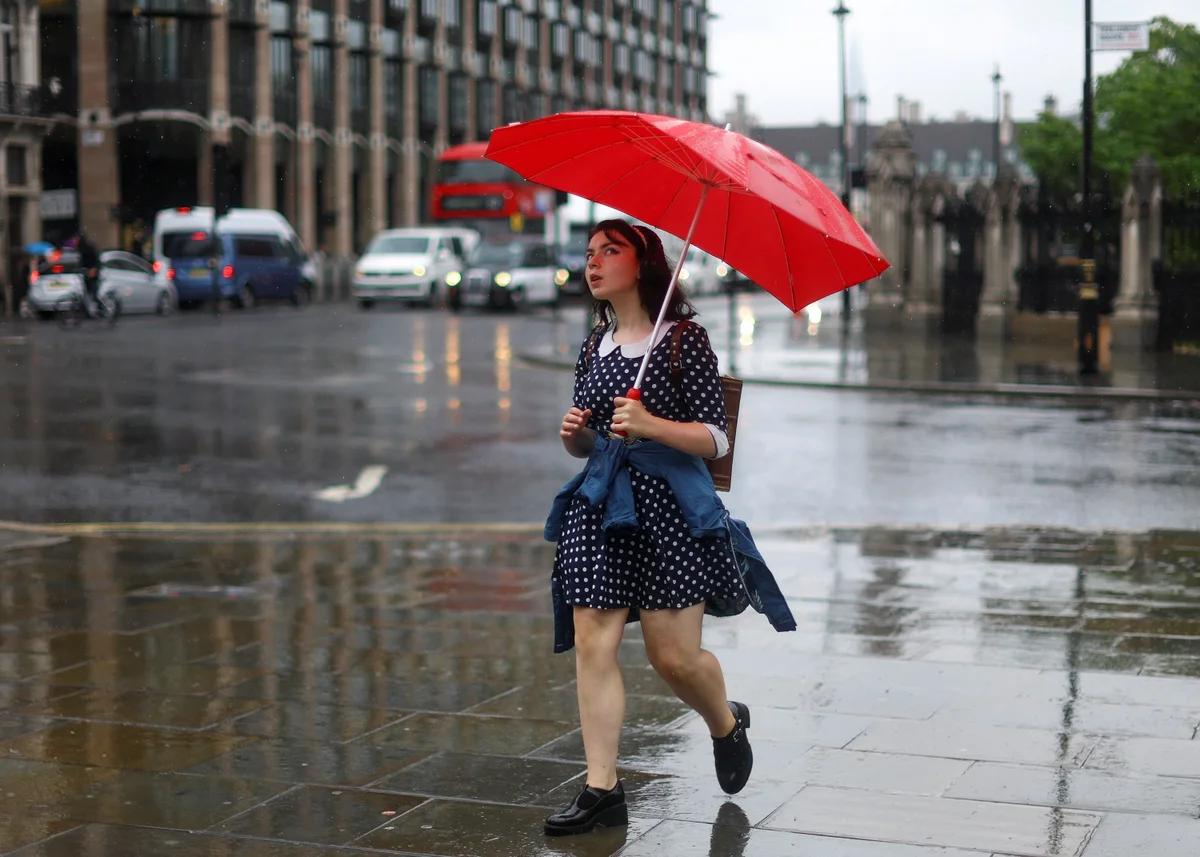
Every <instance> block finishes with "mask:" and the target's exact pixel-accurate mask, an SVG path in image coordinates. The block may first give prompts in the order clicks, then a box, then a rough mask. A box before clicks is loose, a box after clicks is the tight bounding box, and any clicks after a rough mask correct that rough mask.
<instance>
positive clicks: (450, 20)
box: [442, 0, 462, 30]
mask: <svg viewBox="0 0 1200 857" xmlns="http://www.w3.org/2000/svg"><path fill="white" fill-rule="evenodd" d="M442 8H443V13H442V20H444V21H445V22H446V26H447V27H449V28H450V29H452V30H457V29H458V28H459V27H460V26H461V25H462V0H442Z"/></svg>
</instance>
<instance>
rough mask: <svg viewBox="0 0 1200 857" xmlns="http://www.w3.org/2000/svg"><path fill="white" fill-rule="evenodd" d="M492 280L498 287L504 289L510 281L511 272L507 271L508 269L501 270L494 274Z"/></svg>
mask: <svg viewBox="0 0 1200 857" xmlns="http://www.w3.org/2000/svg"><path fill="white" fill-rule="evenodd" d="M492 282H494V283H495V284H496V285H497V286H499V287H500V288H502V289H506V288H508V285H509V283H511V282H512V274H510V273H508V271H501V272H500V273H499V274H497V275H496V277H495V279H494V280H492Z"/></svg>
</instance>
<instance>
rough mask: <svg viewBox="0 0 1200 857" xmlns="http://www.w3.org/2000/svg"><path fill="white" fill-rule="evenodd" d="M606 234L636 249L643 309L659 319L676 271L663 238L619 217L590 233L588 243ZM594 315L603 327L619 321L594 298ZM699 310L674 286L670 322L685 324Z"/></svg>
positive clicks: (606, 307) (608, 308)
mask: <svg viewBox="0 0 1200 857" xmlns="http://www.w3.org/2000/svg"><path fill="white" fill-rule="evenodd" d="M599 232H603V233H604V234H605V236H606V237H608V238H616V237H617V236H618V235H619V236H621V240H622V241H624V242H625V243H626V244H628V245H629V246H630V247H632V248H633V252H634V254H636V256H637V260H638V297H639V298H641V301H642V308H643V309H645V310H646V315H648V316H650V319H651V320H652V321H653V320H654V319H656V318H658V311H659V310H660V309H661V308H662V303H663V299H664V298H665V297H666V296H667V286H669V285H671V273H672V270H673V268H672V267H671V263H670V262H668V261H667V254H666V251H665V250H663V245H662V239H660V238H659V237H658V234H657V233H656V232H655V231H654V230H653V229H651V228H650V227H648V226H633V225H631V224H630V223H628V222H627V221H624V220H621V219H620V218H614V219H612V220H601V221H600V222H599V223H597V224H596V225H595V226H593V227H592V228H591V231H589V232H588V241H589V242H590V241H591V240H592V239H593V238H595V237H596V234H597V233H599ZM585 277H586V275H585ZM592 312H593V314H594V317H595V318H596V319H597V320H598V323H599V324H600V326H602V327H610V326H612V324H613V322H615V321H616V318H615V315H614V313H613V308H612V304H610V303H609V302H608V301H605V300H597V299H596V298H592ZM695 315H696V308H695V307H694V306H692V302H691V301H689V300H688V298H687V295H685V294H684V293H683V289H681V288H680V284H679V283H676V284H675V291H674V292H672V293H671V304H670V306H668V307H667V315H666V320H667V321H684V320H686V319H689V318H694V317H695Z"/></svg>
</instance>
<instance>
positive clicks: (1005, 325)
mask: <svg viewBox="0 0 1200 857" xmlns="http://www.w3.org/2000/svg"><path fill="white" fill-rule="evenodd" d="M983 198H984V199H985V200H986V202H985V209H984V227H983V234H984V253H983V291H982V292H981V293H980V295H979V322H978V325H977V328H976V329H977V330H978V332H979V335H980V336H981V337H991V338H995V337H999V338H1001V339H1004V338H1007V337H1008V336H1010V335H1011V332H1012V319H1013V315H1014V313H1015V312H1016V308H1017V284H1016V263H1017V258H1016V256H1015V253H1016V252H1017V250H1018V242H1017V231H1018V230H1019V228H1020V226H1019V224H1018V222H1017V212H1018V209H1019V207H1020V202H1021V183H1020V180H1019V179H1018V177H1017V173H1016V171H1015V170H1014V169H1013V167H1012V166H1011V165H1010V164H1001V165H1000V172H999V174H998V175H997V176H996V180H995V181H994V182H993V184H992V187H991V188H990V189H988V190H986V191H984V196H983Z"/></svg>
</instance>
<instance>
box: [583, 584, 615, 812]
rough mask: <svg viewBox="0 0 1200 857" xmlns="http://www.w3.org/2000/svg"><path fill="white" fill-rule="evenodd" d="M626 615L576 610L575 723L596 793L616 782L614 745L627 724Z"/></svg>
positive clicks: (594, 610)
mask: <svg viewBox="0 0 1200 857" xmlns="http://www.w3.org/2000/svg"><path fill="white" fill-rule="evenodd" d="M628 613H629V611H628V610H624V609H620V610H598V609H595V608H591V607H576V608H574V615H575V685H576V688H577V689H578V691H579V725H580V726H581V727H582V730H583V751H584V755H585V756H586V757H587V768H588V773H587V784H588V785H589V786H594V787H595V788H598V789H611V788H612V787H613V786H615V785H616V784H617V745H618V743H619V742H620V738H621V723H622V722H623V721H624V720H625V683H624V682H623V681H622V679H621V668H620V665H619V663H618V660H617V653H618V650H619V648H620V645H621V635H622V634H624V632H625V619H626V617H627V615H628Z"/></svg>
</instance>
